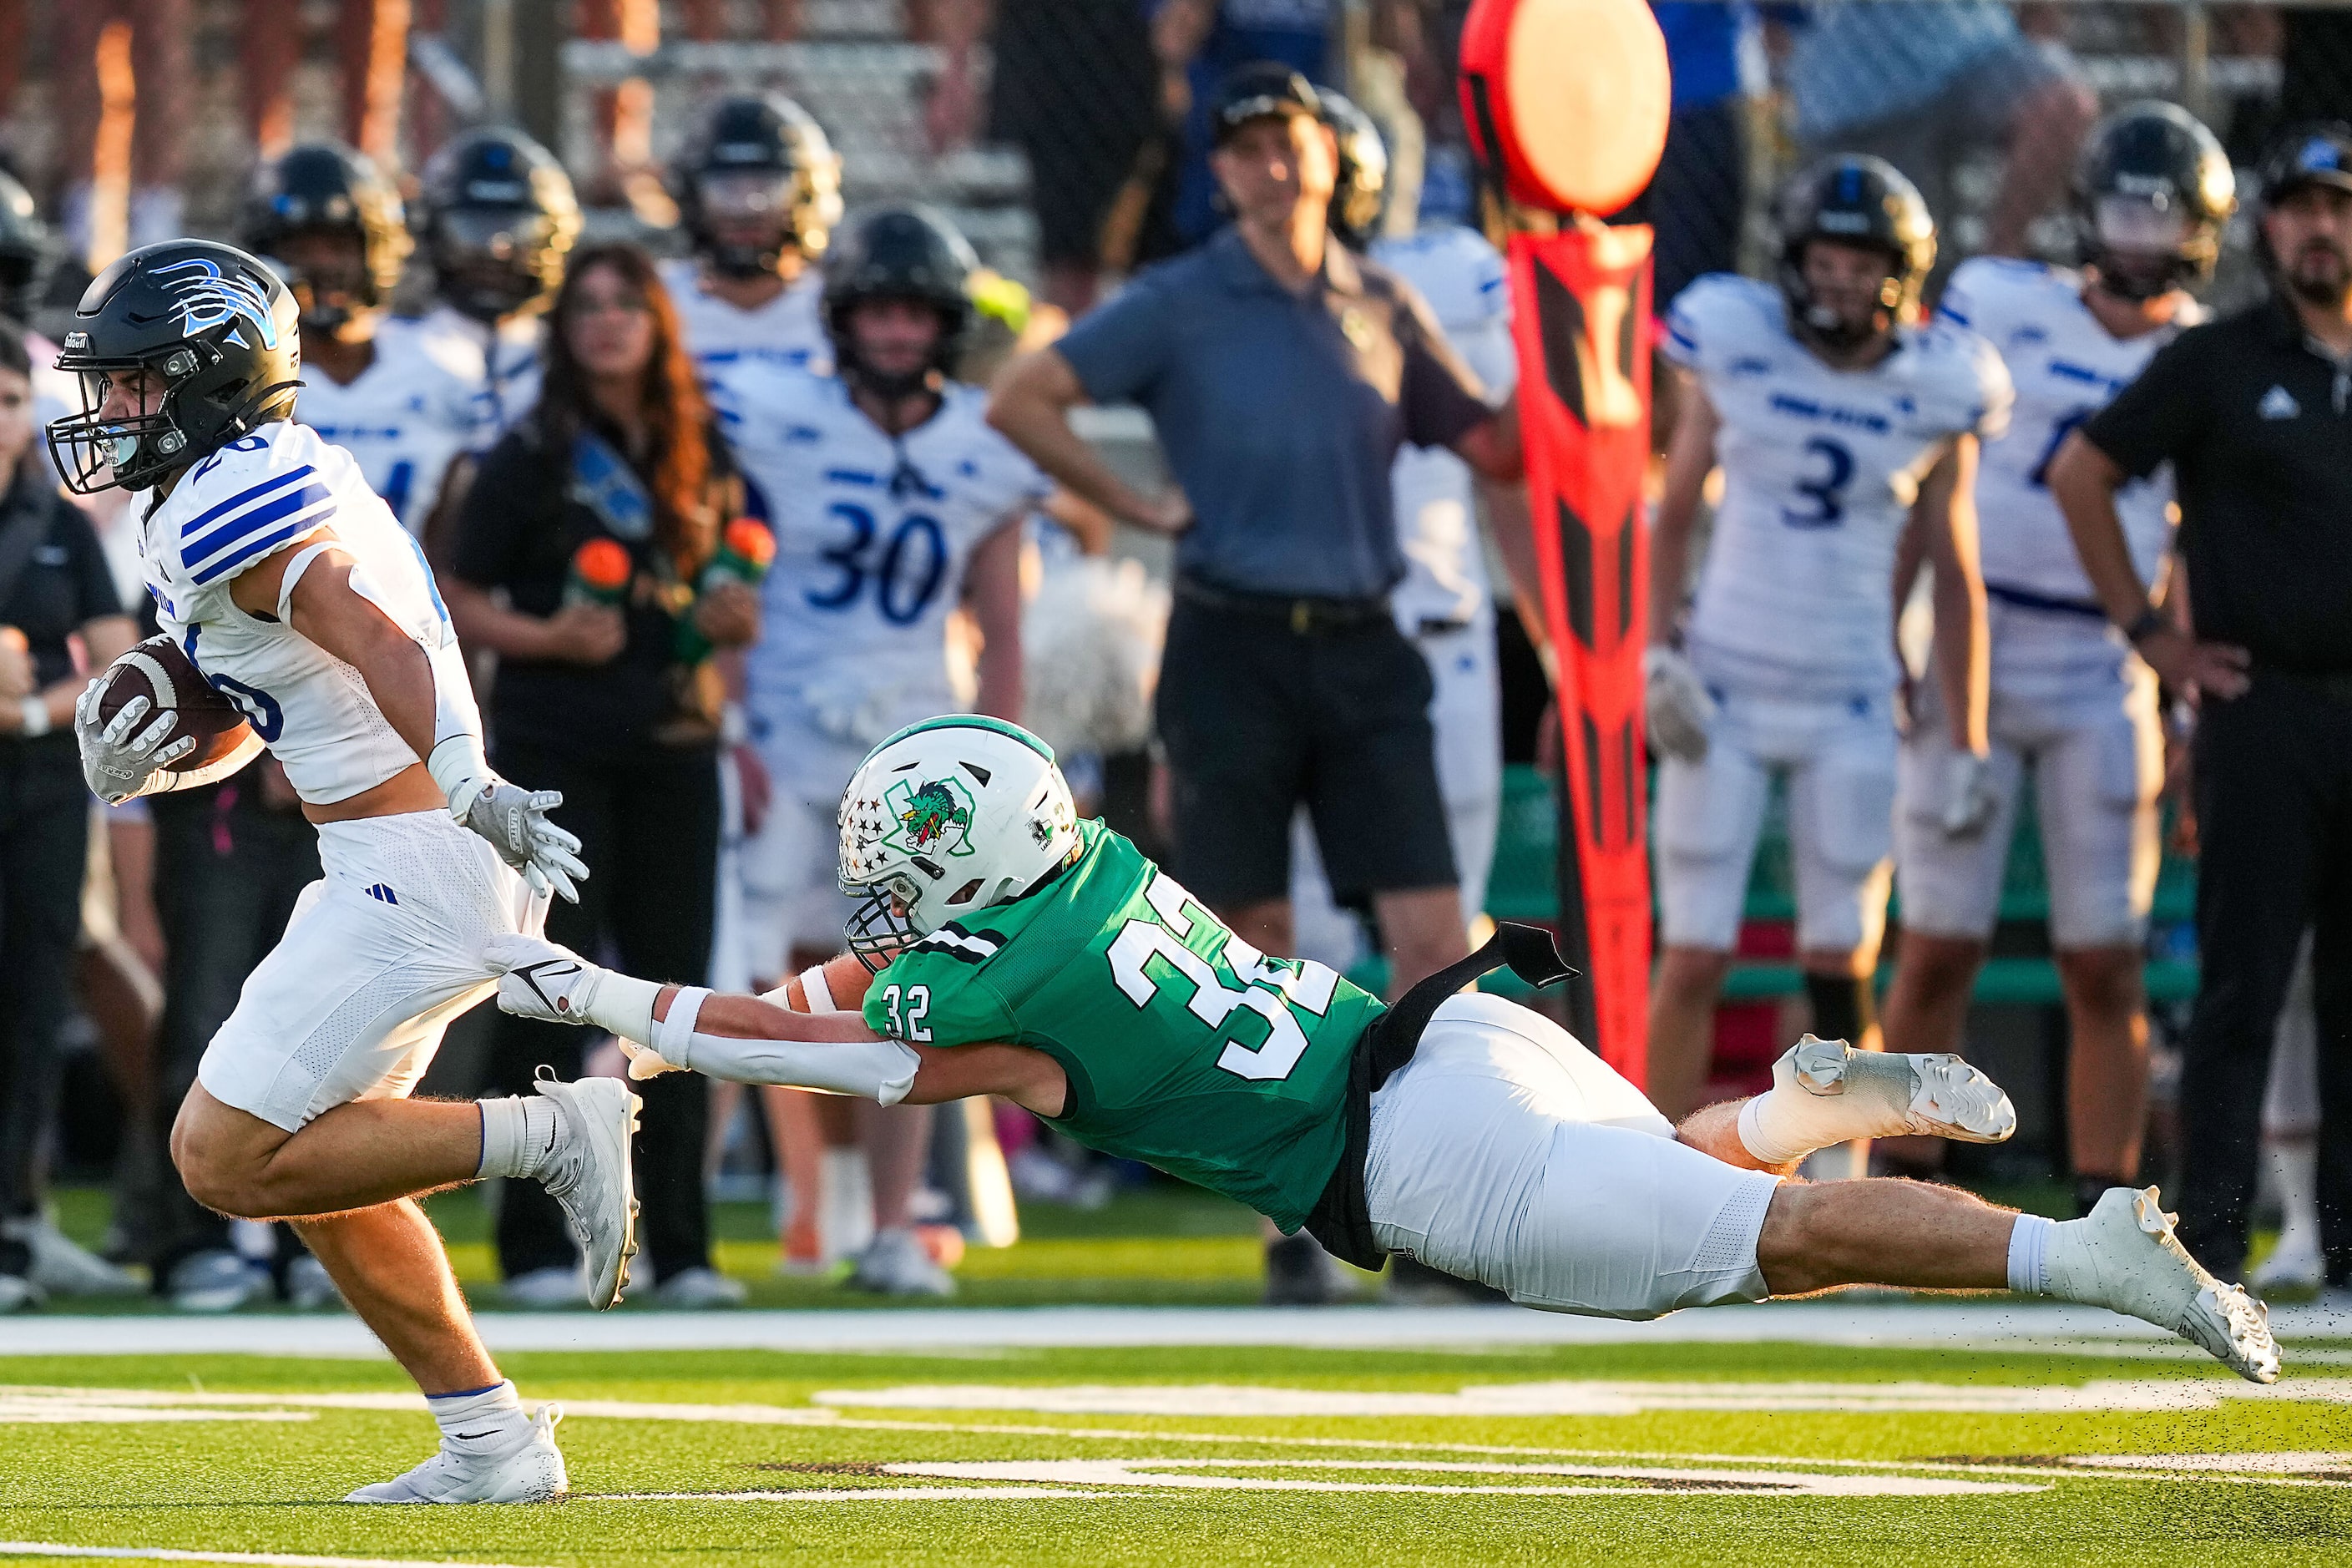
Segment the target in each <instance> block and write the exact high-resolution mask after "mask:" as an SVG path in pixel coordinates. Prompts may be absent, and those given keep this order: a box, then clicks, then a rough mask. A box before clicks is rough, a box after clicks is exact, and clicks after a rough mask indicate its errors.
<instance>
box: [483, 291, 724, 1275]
mask: <svg viewBox="0 0 2352 1568" xmlns="http://www.w3.org/2000/svg"><path fill="white" fill-rule="evenodd" d="M550 315H551V322H550V331H549V333H548V343H547V352H548V358H547V371H546V376H545V380H544V382H543V383H542V385H541V395H540V400H539V404H538V406H537V407H536V408H534V409H533V410H532V411H531V412H530V414H529V415H528V416H525V417H524V419H523V420H522V422H521V423H520V424H519V425H517V426H515V428H514V429H512V430H511V431H509V433H508V434H507V435H506V437H504V438H503V439H501V440H500V441H499V444H498V445H497V446H496V447H493V448H492V449H491V450H490V451H489V452H488V454H487V455H486V456H485V457H484V458H482V461H481V466H480V469H479V471H478V474H477V475H476V476H475V479H474V482H473V485H472V488H471V489H469V490H467V494H466V499H465V500H464V502H463V508H462V510H461V512H460V515H459V518H458V521H457V536H456V539H455V541H454V542H453V545H452V548H451V552H450V558H449V569H448V570H446V571H445V572H444V573H443V574H442V575H441V586H442V593H443V595H444V597H445V598H446V600H447V602H448V605H449V614H450V616H451V618H452V619H453V620H454V621H455V622H456V624H457V631H458V635H459V636H460V637H463V638H464V639H465V641H466V643H467V646H468V647H471V648H473V649H475V650H477V651H487V652H489V653H494V654H496V655H497V656H498V657H499V671H498V678H497V682H496V684H495V685H494V686H493V688H492V689H491V693H490V700H489V704H488V708H489V712H488V719H489V722H490V734H491V737H492V742H493V744H494V746H495V747H496V751H497V755H496V756H495V758H494V759H493V760H494V761H495V762H496V763H497V764H498V766H499V768H500V769H501V770H502V771H505V772H509V773H516V774H518V775H519V776H521V777H525V778H531V779H545V780H546V781H547V784H546V785H545V786H544V787H546V788H549V789H555V790H561V791H562V794H563V803H564V805H563V811H564V822H565V824H566V826H569V827H570V828H571V829H572V831H573V832H575V833H577V834H578V835H579V836H580V838H581V842H582V849H581V856H582V858H583V859H585V860H586V861H587V862H588V863H589V865H590V866H591V867H593V868H594V870H595V876H594V877H593V879H591V880H589V881H588V882H585V883H583V885H582V887H581V899H580V901H579V902H578V903H576V904H572V903H566V904H564V905H563V907H562V909H561V910H552V909H551V910H550V911H549V914H548V934H549V936H550V937H551V939H552V940H554V941H557V942H564V943H566V944H568V945H570V946H572V947H575V948H577V949H579V950H580V951H581V952H601V951H604V950H605V948H606V947H607V944H610V946H611V947H613V948H614V949H617V950H618V951H619V952H623V953H628V954H632V955H634V956H633V957H632V958H631V960H630V962H631V963H632V964H633V966H635V968H637V969H639V970H641V971H642V972H644V973H658V974H677V975H684V976H687V977H688V978H690V979H698V978H699V977H700V976H702V975H703V974H705V973H708V971H709V966H710V946H711V922H712V920H713V918H714V915H715V911H716V909H717V900H718V881H717V879H718V861H719V677H718V672H717V671H716V669H715V668H713V666H712V663H711V651H712V649H713V648H714V647H715V648H730V647H742V646H744V645H745V644H748V643H750V642H751V640H752V638H753V637H756V636H757V635H758V634H759V626H760V617H759V599H758V597H757V595H755V594H753V592H752V591H751V589H749V588H747V587H745V586H744V585H743V584H741V583H740V582H735V581H732V580H726V581H720V582H717V583H712V584H706V582H705V580H704V574H705V572H706V569H707V568H709V566H710V564H711V562H712V561H713V559H714V556H715V555H716V552H717V549H718V542H719V528H720V526H721V525H722V524H723V523H724V522H725V521H726V520H727V519H728V518H729V517H730V516H731V515H732V514H733V510H734V508H735V505H736V490H737V487H736V483H735V479H734V474H733V468H732V464H731V461H730V458H729V455H728V453H727V450H726V447H725V446H724V445H723V444H722V443H721V441H720V440H719V434H718V431H717V429H716V427H715V426H714V425H713V423H712V421H711V417H710V414H709V405H708V404H706V402H705V401H704V398H703V394H702V387H701V384H700V382H699V381H698V378H697V377H696V375H695V373H694V367H693V364H692V363H691V362H690V361H689V360H688V358H687V353H686V345H685V342H684V341H683V339H682V338H681V336H680V335H679V331H678V321H677V306H676V305H675V304H673V303H672V302H671V300H670V298H669V296H668V294H667V292H666V291H665V290H664V289H663V288H662V285H661V279H660V278H659V277H658V275H657V274H656V271H655V268H654V263H653V260H652V258H649V257H648V256H646V253H645V252H644V251H642V250H640V249H638V248H637V247H635V246H631V245H604V246H596V247H590V248H589V249H587V250H584V251H583V252H582V253H581V254H580V255H579V256H578V257H577V258H575V259H574V260H573V262H572V267H571V269H570V271H569V273H568V274H567V276H566V277H565V279H564V281H563V286H562V289H561V291H560V292H558V294H557V296H556V299H555V303H554V306H553V308H552V310H551V312H550ZM583 551H586V552H592V553H588V554H583ZM614 552H618V553H619V555H620V556H621V557H622V558H623V562H622V563H621V565H620V569H619V570H618V571H616V572H615V573H614V574H613V575H612V576H611V577H607V576H606V575H605V574H604V573H603V571H602V570H601V569H600V568H599V567H598V566H597V564H596V559H597V557H598V556H604V557H608V558H609V557H611V556H612V555H613V554H614ZM722 575H723V574H722ZM493 595H501V597H494V596H493ZM695 634H698V637H697V636H696V635H695ZM696 640H699V642H700V643H701V644H702V647H701V650H700V652H699V653H693V652H690V651H684V649H685V648H686V647H687V645H689V644H691V643H692V642H694V641H696ZM490 1054H491V1062H490V1074H489V1076H490V1081H491V1083H492V1084H493V1085H495V1086H497V1088H498V1089H499V1092H503V1093H526V1094H527V1093H529V1092H530V1083H531V1077H532V1073H533V1071H534V1069H535V1068H537V1067H538V1065H539V1064H540V1063H541V1062H550V1063H553V1064H555V1066H556V1070H557V1072H558V1075H559V1076H561V1077H563V1078H572V1077H576V1076H577V1075H578V1072H579V1068H580V1059H581V1042H580V1037H579V1035H578V1034H577V1032H576V1031H557V1030H551V1029H549V1028H547V1027H546V1026H543V1025H537V1024H530V1023H526V1022H522V1021H520V1020H518V1019H514V1018H505V1017H502V1018H501V1019H500V1020H499V1032H498V1034H497V1035H496V1036H495V1037H493V1043H492V1046H491V1053H490ZM638 1092H639V1093H641V1094H643V1095H644V1096H645V1100H646V1105H645V1111H644V1119H643V1121H642V1124H641V1129H640V1131H639V1133H638V1140H637V1156H636V1162H637V1173H638V1182H639V1187H640V1190H641V1192H642V1193H643V1194H644V1198H645V1205H646V1215H645V1225H644V1228H643V1230H642V1232H641V1234H642V1235H643V1237H645V1247H646V1258H647V1259H648V1261H649V1262H650V1263H651V1264H652V1267H653V1272H654V1277H655V1279H656V1291H655V1295H656V1299H657V1300H661V1301H664V1302H666V1303H667V1304H670V1305H673V1306H694V1307H709V1306H724V1305H730V1304H732V1303H733V1302H735V1301H738V1300H741V1299H742V1287H741V1286H740V1285H738V1284H736V1283H735V1282H734V1281H733V1280H730V1279H727V1278H725V1277H724V1276H722V1275H720V1274H719V1273H718V1272H717V1271H716V1270H715V1269H714V1268H712V1267H711V1255H710V1227H709V1208H708V1205H707V1203H706V1201H705V1198H704V1194H703V1186H702V1152H703V1141H704V1132H705V1128H706V1124H707V1122H708V1120H709V1079H704V1078H701V1077H699V1076H698V1075H694V1074H688V1073H679V1074H677V1075H676V1076H675V1080H674V1084H673V1083H648V1084H645V1085H642V1086H640V1087H639V1089H638ZM498 1244H499V1267H500V1268H501V1270H502V1271H503V1272H504V1274H505V1276H506V1279H507V1291H508V1295H509V1299H511V1300H517V1301H520V1302H526V1303H529V1304H531V1305H536V1306H553V1305H559V1304H567V1303H576V1302H577V1301H579V1300H581V1298H582V1296H583V1288H582V1281H581V1279H580V1275H579V1271H578V1264H577V1253H576V1251H575V1249H574V1247H573V1245H572V1237H570V1235H569V1234H568V1233H567V1232H566V1229H565V1226H564V1222H563V1215H562V1210H561V1209H560V1208H559V1207H558V1206H557V1205H556V1203H555V1200H554V1199H552V1198H551V1197H548V1196H547V1195H546V1194H545V1193H543V1192H542V1191H541V1190H540V1189H539V1188H538V1187H537V1186H535V1185H532V1184H527V1183H520V1182H515V1183H509V1184H508V1186H507V1190H506V1194H505V1196H504V1197H503V1198H502V1199H501V1201H500V1203H499V1219H498Z"/></svg>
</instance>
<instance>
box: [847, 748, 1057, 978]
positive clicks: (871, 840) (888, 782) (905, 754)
mask: <svg viewBox="0 0 2352 1568" xmlns="http://www.w3.org/2000/svg"><path fill="white" fill-rule="evenodd" d="M840 824H841V890H842V891H843V892H845V893H847V894H849V895H850V896H851V897H852V898H855V899H856V900H860V901H859V904H858V907H857V910H856V913H855V914H853V915H852V916H851V917H850V921H849V925H848V929H847V931H846V935H847V938H848V943H849V950H850V951H851V952H855V953H856V954H857V955H858V956H859V957H860V958H862V959H864V960H865V961H866V965H867V966H868V967H869V968H872V969H877V970H878V969H880V968H882V967H883V965H885V964H886V963H888V962H889V960H890V958H891V956H892V955H893V954H895V953H897V952H898V951H899V950H900V949H901V948H904V947H906V946H907V945H908V944H909V943H911V942H918V941H920V940H921V939H922V938H924V937H926V936H929V934H930V933H931V932H933V931H937V930H939V929H940V927H941V926H943V925H946V924H947V923H948V922H949V921H952V920H957V919H965V918H970V917H971V916H975V915H977V914H979V913H980V912H981V911H982V910H986V909H988V908H990V907H991V906H992V905H995V904H1001V903H1004V902H1007V901H1008V900H1013V899H1017V898H1019V897H1021V896H1022V895H1023V894H1024V893H1026V892H1027V891H1029V890H1030V889H1032V888H1034V887H1035V886H1036V885H1037V884H1038V883H1039V882H1040V881H1041V880H1043V879H1045V876H1046V875H1047V874H1048V873H1049V872H1051V871H1052V870H1054V868H1055V867H1057V866H1059V865H1061V863H1062V862H1063V861H1064V860H1066V859H1067V858H1069V855H1070V852H1071V851H1072V850H1073V849H1075V848H1076V847H1077V843H1078V824H1077V812H1076V808H1075V807H1074V806H1073V805H1071V803H1070V786H1069V784H1067V783H1066V781H1065V780H1064V779H1063V777H1062V770H1061V769H1060V768H1058V767H1056V766H1055V763H1054V752H1053V748H1051V747H1050V746H1047V745H1046V744H1045V742H1043V741H1040V740H1039V739H1037V737H1036V736H1034V735H1032V734H1031V733H1029V731H1026V730H1024V729H1023V728H1021V726H1019V725H1018V724H1009V723H1006V722H1005V721H1003V720H1001V719H989V718H983V717H982V716H980V715H977V714H953V715H950V716H948V717H945V718H940V719H927V720H925V721H923V722H921V723H919V724H913V725H909V726H908V728H906V729H904V730H901V731H898V733H897V734H895V735H893V736H891V737H890V738H889V739H888V740H887V741H885V742H882V743H881V744H880V745H879V746H877V747H876V748H874V750H873V751H872V752H868V753H866V760H865V762H863V763H860V764H858V768H857V772H856V775H855V776H853V777H852V778H851V779H850V781H849V787H848V788H847V789H846V790H845V791H844V792H843V794H842V797H841V817H840Z"/></svg>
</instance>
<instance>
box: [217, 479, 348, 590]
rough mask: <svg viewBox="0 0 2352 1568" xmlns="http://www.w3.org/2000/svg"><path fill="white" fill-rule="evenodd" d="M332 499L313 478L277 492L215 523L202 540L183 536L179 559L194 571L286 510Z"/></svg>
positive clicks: (250, 535)
mask: <svg viewBox="0 0 2352 1568" xmlns="http://www.w3.org/2000/svg"><path fill="white" fill-rule="evenodd" d="M333 499H334V492H333V491H332V490H331V489H328V488H327V487H326V486H325V485H322V484H320V483H318V482H317V481H316V480H313V481H312V482H310V484H307V485H304V486H303V487H302V488H301V489H296V490H284V491H281V492H280V493H278V494H277V495H274V496H271V497H270V498H269V499H268V500H265V501H262V502H261V503H260V504H259V505H257V506H254V507H250V508H248V509H247V510H244V511H241V512H239V513H238V514H237V515H236V516H235V517H233V518H230V519H229V520H228V521H226V522H221V523H217V524H215V526H214V528H213V530H212V531H211V532H209V533H207V534H205V537H204V538H202V539H188V538H186V537H185V536H183V537H182V540H181V543H180V559H181V560H182V561H184V562H185V563H187V565H188V567H189V568H190V570H194V568H195V567H197V566H198V565H201V564H202V563H205V561H207V560H209V559H210V558H211V557H213V556H215V555H217V554H219V553H220V552H222V551H224V550H226V549H228V548H229V547H230V546H232V545H234V544H235V543H236V542H237V541H238V540H241V539H249V538H251V537H252V536H253V535H254V534H255V533H256V532H257V531H260V530H262V529H266V528H268V526H269V525H270V524H272V523H274V522H276V521H278V519H280V518H282V517H284V516H286V515H287V514H288V513H289V512H293V511H299V510H302V509H303V508H304V507H308V506H315V505H317V504H318V503H320V501H331V500H333Z"/></svg>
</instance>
